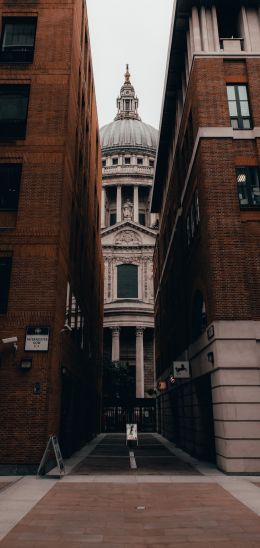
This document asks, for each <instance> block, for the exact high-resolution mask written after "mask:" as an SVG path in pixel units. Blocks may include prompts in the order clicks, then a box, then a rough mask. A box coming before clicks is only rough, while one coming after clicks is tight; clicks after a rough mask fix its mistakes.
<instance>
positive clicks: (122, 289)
mask: <svg viewBox="0 0 260 548" xmlns="http://www.w3.org/2000/svg"><path fill="white" fill-rule="evenodd" d="M127 269H128V271H129V272H131V271H132V273H133V278H132V280H130V285H131V284H132V287H130V286H129V285H128V287H127V285H124V277H122V278H121V280H120V275H121V276H123V274H124V276H125V273H126V271H127ZM121 282H123V285H120V284H121ZM128 283H129V282H128ZM126 289H127V290H128V291H129V292H128V295H127V294H126ZM138 298H139V287H138V265H136V264H133V263H123V264H119V265H118V266H117V299H138Z"/></svg>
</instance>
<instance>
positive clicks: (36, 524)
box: [0, 435, 260, 548]
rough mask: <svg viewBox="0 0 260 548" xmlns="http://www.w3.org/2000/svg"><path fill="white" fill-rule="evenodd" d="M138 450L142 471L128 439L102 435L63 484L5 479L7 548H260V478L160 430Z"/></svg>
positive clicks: (1, 528) (2, 534)
mask: <svg viewBox="0 0 260 548" xmlns="http://www.w3.org/2000/svg"><path fill="white" fill-rule="evenodd" d="M131 451H133V453H134V459H135V462H136V465H137V468H132V465H133V461H132V464H131V460H130V455H129V452H128V454H127V448H126V447H125V446H124V438H123V437H120V436H103V435H101V436H99V437H98V438H97V439H96V440H94V441H93V442H92V443H91V444H89V445H87V446H86V447H85V448H84V449H83V450H81V451H80V452H79V453H78V454H76V455H75V456H74V457H73V458H72V459H69V460H68V461H67V462H66V471H67V475H66V476H65V477H64V478H63V479H62V480H61V481H59V480H58V481H57V480H55V479H39V480H36V479H34V478H33V477H24V478H15V479H17V481H16V483H13V484H12V485H8V483H9V482H10V481H11V480H10V478H4V479H6V484H7V485H6V486H5V488H4V490H2V491H1V492H0V539H2V541H1V542H0V548H32V547H36V546H37V548H45V547H46V548H60V547H65V548H83V546H86V547H88V548H90V547H93V548H98V547H99V546H100V547H103V548H105V547H106V548H112V547H113V548H118V547H122V548H123V547H124V548H127V547H136V548H141V547H142V548H143V547H146V548H148V547H151V548H159V547H162V548H167V547H175V548H188V547H190V548H191V547H192V548H208V547H209V548H211V547H212V548H259V546H260V519H259V516H260V490H259V486H260V482H259V481H258V478H256V477H246V478H245V477H229V476H225V475H224V474H222V473H221V472H219V471H218V470H216V469H215V468H214V467H213V466H209V465H208V464H206V463H201V462H199V461H197V460H196V459H192V458H191V457H189V456H188V455H186V454H185V453H183V452H182V451H180V450H178V449H176V447H175V446H174V445H173V444H171V443H169V442H167V441H166V440H164V439H163V438H161V436H158V435H155V436H154V437H153V436H144V437H141V441H140V445H139V448H138V449H137V450H135V449H134V448H131ZM118 452H119V455H118ZM117 455H118V456H117ZM117 458H118V459H122V458H124V459H125V463H124V469H123V470H122V468H120V473H119V474H117V471H118V470H117V467H116V462H117ZM106 459H107V461H108V464H106V463H105V461H106ZM142 459H144V460H142ZM145 459H148V460H147V462H146V463H145ZM171 459H172V460H171ZM95 460H96V461H98V462H99V464H98V465H95V464H94V462H95ZM101 462H103V463H105V469H102V466H101ZM126 462H127V463H128V467H126V466H125V464H126ZM169 462H170V463H171V464H170V465H169V464H166V463H169ZM152 463H153V464H152ZM120 466H121V465H120ZM141 470H143V473H141ZM166 470H167V471H166ZM124 471H125V472H126V473H124ZM52 472H53V473H55V470H54V471H52ZM13 480H14V478H12V481H13ZM2 482H4V480H3V479H1V483H2Z"/></svg>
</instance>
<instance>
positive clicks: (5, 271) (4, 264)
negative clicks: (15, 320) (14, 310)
mask: <svg viewBox="0 0 260 548" xmlns="http://www.w3.org/2000/svg"><path fill="white" fill-rule="evenodd" d="M11 268H12V257H0V314H6V312H7V306H8V293H9V287H10V278H11Z"/></svg>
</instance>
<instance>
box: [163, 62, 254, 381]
mask: <svg viewBox="0 0 260 548" xmlns="http://www.w3.org/2000/svg"><path fill="white" fill-rule="evenodd" d="M259 79H260V60H259V59H256V58H248V59H245V60H236V61H234V60H233V61H232V60H228V59H225V60H223V59H222V58H196V59H195V61H194V65H193V70H192V75H191V80H190V84H189V89H188V94H187V98H186V102H185V107H184V115H183V119H182V123H181V127H180V132H179V139H178V144H177V150H176V156H175V161H174V164H173V168H172V173H171V178H170V185H169V189H168V193H167V197H166V206H165V212H164V215H163V216H162V217H161V230H160V235H159V238H158V248H157V250H156V253H155V292H156V291H157V289H158V287H159V278H160V275H162V269H163V266H164V262H165V257H166V252H167V250H168V246H169V242H170V237H171V234H172V229H173V226H174V223H175V220H176V212H177V208H178V207H179V205H180V197H181V193H182V190H183V188H184V184H185V179H186V175H187V170H186V171H185V170H184V167H183V154H182V144H183V139H184V135H185V132H186V127H187V122H188V118H189V114H190V112H192V120H193V134H194V141H195V139H196V135H197V132H198V129H199V128H200V127H221V128H223V129H224V128H230V119H229V112H228V103H227V94H226V83H227V82H233V83H240V82H247V84H248V89H249V99H250V106H251V113H252V119H253V125H254V126H258V127H259V126H260V100H259V93H260V86H259ZM170 148H171V144H170V143H169V149H170ZM239 165H240V166H244V165H258V166H260V139H251V140H244V139H243V140H237V139H231V138H225V139H224V138H220V139H206V138H204V139H202V140H201V141H200V144H199V147H198V150H197V154H196V159H195V162H194V165H193V169H192V172H191V175H190V178H189V181H188V186H187V192H186V195H185V199H184V202H183V212H182V216H181V219H180V221H179V222H178V226H177V231H176V234H175V236H174V240H173V244H172V246H171V248H170V254H169V260H168V262H167V265H166V268H165V271H164V274H163V276H162V280H161V285H160V291H159V293H158V297H157V301H156V305H155V309H156V341H157V343H156V345H157V347H156V354H157V368H158V372H162V371H163V370H165V369H166V368H167V367H169V366H170V364H171V361H172V360H173V359H174V358H176V357H177V356H179V355H180V354H181V352H182V351H183V350H184V349H185V348H187V346H188V344H189V343H190V342H191V309H192V301H193V296H194V293H195V291H196V290H197V289H199V290H200V291H202V293H203V294H204V297H205V302H206V308H207V317H208V323H210V322H211V321H213V320H220V319H223V320H224V319H226V320H243V319H248V320H249V319H251V320H257V319H258V320H259V318H260V278H259V264H260V261H259V241H260V223H259V221H260V211H259V209H258V211H247V212H245V211H240V207H239V201H238V195H237V183H236V173H235V168H236V166H239ZM195 188H197V189H198V194H199V205H200V217H201V221H200V226H199V230H198V233H197V235H196V238H195V239H194V242H193V244H192V245H191V246H190V248H188V247H187V238H186V226H185V224H186V217H187V214H188V211H189V208H190V204H191V200H192V196H193V193H194V189H195Z"/></svg>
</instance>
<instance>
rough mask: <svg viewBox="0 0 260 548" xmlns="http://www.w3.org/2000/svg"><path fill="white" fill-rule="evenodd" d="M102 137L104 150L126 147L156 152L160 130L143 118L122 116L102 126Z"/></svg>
mask: <svg viewBox="0 0 260 548" xmlns="http://www.w3.org/2000/svg"><path fill="white" fill-rule="evenodd" d="M100 137H101V148H102V151H103V152H105V151H106V149H111V148H113V149H118V148H126V147H127V148H138V149H139V148H141V149H152V150H153V151H154V152H155V151H156V148H157V140H158V131H157V129H155V128H153V127H152V126H150V125H148V124H144V123H143V122H141V120H137V119H131V118H122V119H119V120H115V121H114V122H112V123H111V124H107V125H106V126H104V127H103V128H101V130H100Z"/></svg>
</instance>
